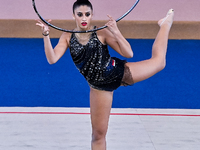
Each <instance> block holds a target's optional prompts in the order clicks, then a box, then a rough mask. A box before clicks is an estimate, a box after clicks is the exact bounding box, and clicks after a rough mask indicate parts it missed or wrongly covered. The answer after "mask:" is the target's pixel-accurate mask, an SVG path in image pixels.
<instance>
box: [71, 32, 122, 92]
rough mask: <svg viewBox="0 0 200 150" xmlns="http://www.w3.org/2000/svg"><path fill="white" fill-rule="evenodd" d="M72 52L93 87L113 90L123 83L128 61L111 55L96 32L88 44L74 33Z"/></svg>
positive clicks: (77, 65) (74, 59) (79, 68)
mask: <svg viewBox="0 0 200 150" xmlns="http://www.w3.org/2000/svg"><path fill="white" fill-rule="evenodd" d="M70 54H71V56H72V59H73V61H74V63H75V65H76V67H77V69H78V70H79V71H80V73H81V74H82V75H83V76H84V77H85V79H86V80H87V82H88V84H89V85H90V86H91V87H92V88H95V89H98V90H105V91H113V90H115V89H117V88H118V87H119V86H120V85H121V81H122V78H123V75H124V64H125V63H126V61H124V60H120V59H118V58H115V57H110V54H109V51H108V47H107V45H103V44H102V43H101V42H100V41H99V39H98V37H97V33H96V32H93V33H92V34H91V38H90V39H89V41H88V43H87V44H86V45H82V44H80V43H79V42H78V39H77V38H76V36H75V34H74V33H72V36H71V39H70Z"/></svg>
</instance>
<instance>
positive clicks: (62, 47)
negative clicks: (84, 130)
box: [36, 0, 174, 150]
mask: <svg viewBox="0 0 200 150" xmlns="http://www.w3.org/2000/svg"><path fill="white" fill-rule="evenodd" d="M92 16H93V7H92V5H91V3H90V2H89V1H88V0H77V1H76V2H75V3H74V5H73V18H74V20H75V22H76V27H75V29H74V30H78V31H82V30H90V29H93V28H96V27H95V26H92V25H91V20H92ZM173 16H174V12H173V10H172V9H170V10H169V12H168V13H167V16H166V17H165V18H163V19H161V20H160V21H159V22H158V25H159V26H160V30H159V33H158V35H157V37H156V39H155V42H154V44H153V48H152V57H151V58H150V59H148V60H144V61H140V62H134V63H132V62H125V61H122V60H120V59H118V58H113V57H110V55H109V52H108V48H107V45H109V46H110V47H112V48H113V49H114V50H115V51H117V52H118V53H119V54H120V55H122V56H124V57H126V58H131V57H133V51H132V49H131V46H130V44H129V43H128V42H127V40H126V39H125V38H124V37H123V36H122V34H121V33H120V31H119V29H118V27H117V24H116V21H115V20H114V19H113V18H112V17H111V16H109V15H108V18H109V21H108V23H107V24H106V25H107V26H108V27H107V28H106V29H103V30H100V31H97V32H93V33H63V34H62V35H61V37H60V39H59V42H58V44H57V45H56V47H55V48H53V47H52V45H51V42H50V38H49V31H50V30H49V28H48V26H46V25H45V24H43V23H42V22H41V21H40V20H38V23H36V25H38V26H40V27H41V29H42V33H43V38H44V45H45V54H46V57H47V60H48V62H49V63H50V64H54V63H56V62H57V61H58V60H59V59H60V58H61V57H62V56H63V54H64V53H65V51H66V50H67V49H68V48H69V49H70V53H71V56H72V59H73V61H74V63H75V65H76V67H77V68H78V70H79V71H80V73H81V74H82V75H83V76H84V77H85V79H86V80H87V82H88V84H89V86H90V111H91V123H92V150H105V149H106V133H107V129H108V121H109V116H110V110H111V106H112V100H113V91H114V90H116V89H117V88H118V87H119V86H121V85H122V86H123V85H132V84H134V83H136V82H139V81H142V80H145V79H147V78H149V77H151V76H153V75H154V74H156V73H157V72H159V71H161V70H162V69H163V68H164V67H165V63H166V51H167V43H168V35H169V31H170V28H171V25H172V23H173Z"/></svg>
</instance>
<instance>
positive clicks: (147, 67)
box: [125, 9, 174, 84]
mask: <svg viewBox="0 0 200 150" xmlns="http://www.w3.org/2000/svg"><path fill="white" fill-rule="evenodd" d="M173 17H174V11H173V10H172V9H171V10H169V12H168V14H167V16H166V17H165V18H163V19H161V20H160V21H159V22H158V25H159V26H160V30H159V32H158V35H157V37H156V39H155V42H154V44H153V48H152V57H151V58H150V59H148V60H144V61H140V62H133V63H127V64H126V65H127V66H128V67H129V69H130V72H131V75H132V80H133V82H134V83H136V82H139V81H143V80H145V79H147V78H149V77H151V76H153V75H154V74H156V73H157V72H159V71H161V70H162V69H164V67H165V65H166V52H167V44H168V36H169V31H170V29H171V25H172V23H173ZM125 82H126V81H125ZM127 82H128V81H127ZM128 83H129V82H128ZM130 84H131V83H130ZM132 84H133V83H132Z"/></svg>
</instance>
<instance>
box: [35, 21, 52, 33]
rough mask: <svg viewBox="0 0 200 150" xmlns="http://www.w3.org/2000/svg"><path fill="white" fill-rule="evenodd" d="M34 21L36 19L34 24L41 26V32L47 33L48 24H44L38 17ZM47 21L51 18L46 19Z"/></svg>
mask: <svg viewBox="0 0 200 150" xmlns="http://www.w3.org/2000/svg"><path fill="white" fill-rule="evenodd" d="M36 21H37V23H36V25H37V26H40V27H41V30H42V33H43V34H48V33H49V31H50V29H49V26H48V25H46V24H44V23H43V22H42V21H41V20H39V19H38V20H36ZM48 22H51V20H48Z"/></svg>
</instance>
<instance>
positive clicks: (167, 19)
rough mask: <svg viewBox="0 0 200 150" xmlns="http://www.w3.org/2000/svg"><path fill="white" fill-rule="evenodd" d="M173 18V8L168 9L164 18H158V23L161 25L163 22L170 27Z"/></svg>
mask: <svg viewBox="0 0 200 150" xmlns="http://www.w3.org/2000/svg"><path fill="white" fill-rule="evenodd" d="M173 19H174V10H173V9H170V10H169V11H168V13H167V15H166V17H165V18H163V19H160V20H159V21H158V25H159V26H160V27H161V26H163V25H164V24H168V25H169V26H170V27H171V26H172V23H173Z"/></svg>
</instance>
